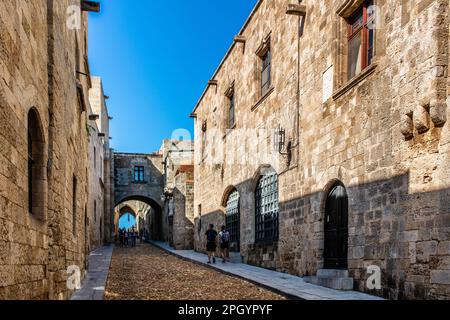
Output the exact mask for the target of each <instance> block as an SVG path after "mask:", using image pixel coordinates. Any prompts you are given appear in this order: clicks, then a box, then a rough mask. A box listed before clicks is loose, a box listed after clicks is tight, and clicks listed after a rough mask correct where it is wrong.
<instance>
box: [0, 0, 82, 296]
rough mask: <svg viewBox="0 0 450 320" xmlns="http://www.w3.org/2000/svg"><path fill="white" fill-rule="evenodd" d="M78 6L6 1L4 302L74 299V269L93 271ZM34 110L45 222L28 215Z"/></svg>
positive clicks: (1, 208) (0, 199) (2, 39)
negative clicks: (72, 13) (74, 23)
mask: <svg viewBox="0 0 450 320" xmlns="http://www.w3.org/2000/svg"><path fill="white" fill-rule="evenodd" d="M74 3H75V2H74V1H69V0H61V1H53V0H37V1H2V2H1V3H0V25H1V26H2V27H1V28H0V33H1V35H0V70H1V71H0V77H1V81H0V82H1V84H0V123H1V125H0V145H1V150H2V151H1V152H0V159H1V160H0V161H1V164H0V170H1V171H0V230H1V231H0V247H1V250H0V252H1V253H0V298H8V299H14V298H17V299H65V298H68V297H69V296H70V294H71V290H69V289H68V288H67V285H66V279H67V272H66V270H67V267H69V266H72V265H76V266H78V267H80V269H81V272H82V274H83V270H84V269H85V262H86V254H87V251H86V250H87V247H86V239H85V211H86V206H87V189H88V187H87V174H86V172H87V167H88V159H87V150H88V139H87V131H86V122H87V115H86V111H85V110H86V108H85V107H84V106H85V105H87V104H88V103H89V102H88V101H87V92H88V88H89V81H88V80H89V79H88V77H82V78H79V79H78V86H79V88H80V89H78V90H77V75H76V72H75V71H76V69H77V68H78V66H80V68H81V66H85V64H84V62H83V60H82V57H84V55H87V48H86V46H85V43H87V42H86V41H85V39H86V38H87V15H86V14H84V13H83V15H82V25H81V28H80V29H78V30H77V29H75V30H72V29H68V28H67V25H66V24H65V21H66V18H67V8H68V6H69V5H71V4H74ZM76 60H78V61H76ZM80 71H86V70H85V69H84V68H83V70H80ZM32 107H34V108H35V109H36V110H37V114H38V117H39V120H40V127H41V129H42V133H43V134H42V135H43V145H44V150H42V153H43V163H44V164H45V168H43V170H44V171H45V174H44V177H46V178H45V179H44V180H45V181H44V183H43V185H42V188H41V192H42V194H43V199H44V200H43V205H42V209H41V211H43V212H41V215H40V217H41V218H40V219H37V218H36V217H35V216H32V215H31V214H30V213H29V212H28V195H27V193H28V185H27V179H28V178H27V177H28V172H27V171H28V170H27V161H28V150H27V114H28V111H29V110H30V108H32ZM75 155H76V156H75ZM74 178H76V181H77V187H76V195H75V197H74V195H73V180H74ZM74 198H75V199H76V201H75V206H74V205H73V199H74ZM73 208H75V211H74V210H73Z"/></svg>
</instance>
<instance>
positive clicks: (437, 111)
mask: <svg viewBox="0 0 450 320" xmlns="http://www.w3.org/2000/svg"><path fill="white" fill-rule="evenodd" d="M430 117H431V121H433V123H434V125H435V126H436V127H442V126H444V124H445V123H446V122H447V102H445V101H439V100H438V99H436V100H432V101H431V102H430Z"/></svg>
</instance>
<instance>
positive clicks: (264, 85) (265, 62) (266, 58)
mask: <svg viewBox="0 0 450 320" xmlns="http://www.w3.org/2000/svg"><path fill="white" fill-rule="evenodd" d="M270 65H271V56H270V49H269V50H267V52H266V53H265V54H264V55H263V56H262V70H261V94H262V95H265V94H266V93H267V92H268V91H269V89H270V77H271V75H270V67H271V66H270Z"/></svg>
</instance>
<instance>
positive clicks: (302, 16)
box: [280, 0, 306, 175]
mask: <svg viewBox="0 0 450 320" xmlns="http://www.w3.org/2000/svg"><path fill="white" fill-rule="evenodd" d="M302 2H303V0H298V4H291V5H288V8H287V10H286V14H288V15H295V16H298V41H297V110H296V115H295V124H294V125H295V127H296V128H295V130H296V137H295V139H296V140H297V141H296V142H295V143H294V144H292V143H291V142H289V145H288V157H290V154H291V151H292V149H294V148H298V152H297V164H296V167H298V166H299V163H300V111H301V105H302V103H301V80H300V78H301V74H300V67H301V38H302V36H303V30H304V26H305V20H306V6H305V5H302ZM288 163H289V164H290V159H289V158H288ZM289 167H290V165H289V166H288V168H287V169H286V170H285V171H284V172H281V173H280V175H282V174H284V173H286V172H288V171H290V170H291V169H292V168H289Z"/></svg>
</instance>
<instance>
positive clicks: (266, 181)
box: [255, 173, 279, 242]
mask: <svg viewBox="0 0 450 320" xmlns="http://www.w3.org/2000/svg"><path fill="white" fill-rule="evenodd" d="M255 198H256V199H255V201H256V234H255V236H256V242H270V241H277V240H278V213H279V206H278V175H277V174H276V173H272V174H268V175H264V176H262V177H261V178H260V180H259V182H258V186H257V188H256V193H255Z"/></svg>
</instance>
